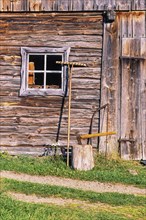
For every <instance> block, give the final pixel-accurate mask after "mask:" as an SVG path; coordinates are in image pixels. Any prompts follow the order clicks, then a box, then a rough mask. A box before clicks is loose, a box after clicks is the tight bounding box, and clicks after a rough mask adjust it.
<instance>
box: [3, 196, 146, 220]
mask: <svg viewBox="0 0 146 220" xmlns="http://www.w3.org/2000/svg"><path fill="white" fill-rule="evenodd" d="M0 207H1V212H0V219H1V220H40V219H41V220H68V219H69V220H138V219H140V217H141V215H140V216H139V218H137V217H133V216H132V215H127V214H119V213H118V214H117V213H114V212H113V213H112V212H111V211H108V210H103V211H101V210H99V211H98V210H83V209H81V208H78V207H76V208H73V207H59V206H55V205H46V204H44V205H42V204H31V203H25V202H20V201H15V200H13V199H11V198H8V197H7V196H5V195H1V200H0ZM126 215H127V216H126ZM141 219H142V218H141Z"/></svg>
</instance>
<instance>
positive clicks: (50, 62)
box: [47, 55, 62, 71]
mask: <svg viewBox="0 0 146 220" xmlns="http://www.w3.org/2000/svg"><path fill="white" fill-rule="evenodd" d="M56 61H62V56H61V55H47V70H60V71H61V65H60V64H56Z"/></svg>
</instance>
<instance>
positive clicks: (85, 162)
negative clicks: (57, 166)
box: [72, 145, 94, 170]
mask: <svg viewBox="0 0 146 220" xmlns="http://www.w3.org/2000/svg"><path fill="white" fill-rule="evenodd" d="M72 167H73V168H74V169H77V170H91V169H92V168H93V167H94V158H93V150H92V146H91V145H74V146H73V149H72Z"/></svg>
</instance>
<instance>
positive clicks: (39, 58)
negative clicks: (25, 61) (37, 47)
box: [29, 55, 44, 70]
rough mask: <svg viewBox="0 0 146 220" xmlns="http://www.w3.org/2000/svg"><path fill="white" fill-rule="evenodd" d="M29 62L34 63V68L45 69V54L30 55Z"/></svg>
mask: <svg viewBox="0 0 146 220" xmlns="http://www.w3.org/2000/svg"><path fill="white" fill-rule="evenodd" d="M29 63H33V65H34V70H44V55H29ZM29 68H30V65H29ZM30 70H31V69H30Z"/></svg>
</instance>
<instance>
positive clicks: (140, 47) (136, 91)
mask: <svg viewBox="0 0 146 220" xmlns="http://www.w3.org/2000/svg"><path fill="white" fill-rule="evenodd" d="M145 22H146V12H145V11H143V12H142V11H138V12H136V11H135V12H122V13H121V12H118V13H117V16H116V20H115V22H114V23H112V24H105V25H104V30H105V32H104V44H103V46H104V48H103V71H102V84H101V85H102V89H101V103H102V104H104V103H105V102H107V101H108V102H109V104H110V105H109V112H108V113H107V112H106V115H105V116H104V119H103V121H104V123H103V124H104V126H103V127H101V130H105V129H108V130H110V131H113V130H115V131H117V135H116V136H115V137H111V138H110V137H109V138H101V141H100V151H102V152H106V150H107V148H108V152H109V153H113V154H114V153H116V152H117V153H118V149H119V151H120V154H121V157H122V158H124V159H141V158H143V159H145V158H146V134H145V133H146V132H145V131H146V123H145V109H146V93H145V88H146V87H145V86H146V84H145V82H146V62H145V60H146V23H145ZM112 30H114V31H115V32H113V31H112ZM107 57H108V60H109V61H108V62H106V59H107ZM107 70H108V73H107ZM111 76H114V79H113V80H111ZM111 82H112V84H111ZM112 109H113V110H112ZM108 114H109V116H108ZM101 117H102V115H101ZM107 117H108V120H109V121H110V122H108V124H107ZM100 120H101V119H100ZM111 122H112V123H111ZM107 125H108V126H107ZM117 140H119V143H118V142H117Z"/></svg>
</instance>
